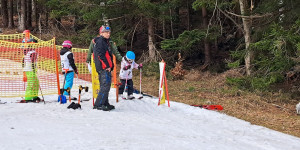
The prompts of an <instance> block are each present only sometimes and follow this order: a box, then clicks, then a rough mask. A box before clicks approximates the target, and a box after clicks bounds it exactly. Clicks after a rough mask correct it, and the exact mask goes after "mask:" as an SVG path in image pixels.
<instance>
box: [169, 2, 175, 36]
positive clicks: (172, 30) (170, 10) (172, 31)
mask: <svg viewBox="0 0 300 150" xmlns="http://www.w3.org/2000/svg"><path fill="white" fill-rule="evenodd" d="M168 2H170V0H168ZM169 12H170V18H171V22H170V23H171V33H172V39H174V38H175V36H174V28H173V17H172V16H173V12H172V9H171V8H169Z"/></svg>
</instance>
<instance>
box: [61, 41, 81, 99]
mask: <svg viewBox="0 0 300 150" xmlns="http://www.w3.org/2000/svg"><path fill="white" fill-rule="evenodd" d="M62 46H63V48H62V49H61V50H60V60H61V68H62V73H63V74H64V76H65V82H66V83H65V86H64V89H68V88H70V90H71V88H72V86H73V79H74V72H75V73H76V74H78V71H77V67H76V65H75V62H74V56H73V53H72V52H71V50H72V42H71V41H69V40H66V41H64V42H63V44H62ZM66 69H67V70H68V71H67V72H65V70H66ZM63 95H66V99H69V96H70V95H69V93H68V92H66V91H64V93H63ZM71 99H72V100H77V98H76V97H71Z"/></svg>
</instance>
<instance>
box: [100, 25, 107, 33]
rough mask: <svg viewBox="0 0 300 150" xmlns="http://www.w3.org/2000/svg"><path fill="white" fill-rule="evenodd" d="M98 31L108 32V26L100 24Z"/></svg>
mask: <svg viewBox="0 0 300 150" xmlns="http://www.w3.org/2000/svg"><path fill="white" fill-rule="evenodd" d="M99 32H100V33H103V32H110V27H108V26H101V27H100V29H99Z"/></svg>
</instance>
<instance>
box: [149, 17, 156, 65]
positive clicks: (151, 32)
mask: <svg viewBox="0 0 300 150" xmlns="http://www.w3.org/2000/svg"><path fill="white" fill-rule="evenodd" d="M153 24H154V23H153V19H152V18H148V38H149V39H148V47H149V61H155V52H156V47H155V38H154V28H153Z"/></svg>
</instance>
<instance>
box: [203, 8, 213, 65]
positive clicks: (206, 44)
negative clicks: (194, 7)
mask: <svg viewBox="0 0 300 150" xmlns="http://www.w3.org/2000/svg"><path fill="white" fill-rule="evenodd" d="M202 19H203V27H204V28H205V29H206V28H207V26H208V19H207V9H206V7H202ZM204 55H205V61H204V65H206V66H207V65H209V64H210V63H211V56H210V44H209V41H208V40H207V38H205V39H204Z"/></svg>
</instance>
